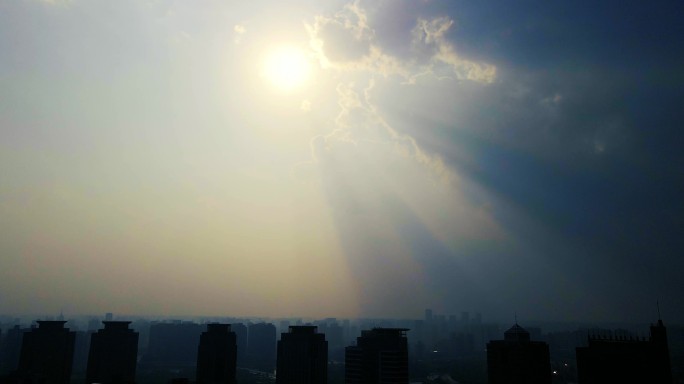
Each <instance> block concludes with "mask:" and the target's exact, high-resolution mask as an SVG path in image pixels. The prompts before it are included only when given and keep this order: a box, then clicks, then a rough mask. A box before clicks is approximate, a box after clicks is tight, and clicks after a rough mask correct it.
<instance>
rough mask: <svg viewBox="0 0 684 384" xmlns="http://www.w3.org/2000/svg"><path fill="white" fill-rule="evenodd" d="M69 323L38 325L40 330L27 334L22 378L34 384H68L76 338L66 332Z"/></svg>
mask: <svg viewBox="0 0 684 384" xmlns="http://www.w3.org/2000/svg"><path fill="white" fill-rule="evenodd" d="M65 323H66V321H38V328H33V329H31V331H30V332H26V333H24V338H23V341H22V344H21V355H20V357H19V375H20V377H22V378H23V379H24V380H30V381H31V382H33V383H45V384H68V383H69V380H70V379H71V366H72V363H73V358H74V342H75V339H76V334H75V333H74V332H70V331H69V329H68V328H64V324H65Z"/></svg>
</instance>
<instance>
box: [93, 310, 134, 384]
mask: <svg viewBox="0 0 684 384" xmlns="http://www.w3.org/2000/svg"><path fill="white" fill-rule="evenodd" d="M102 323H103V324H104V329H100V330H98V331H97V333H93V334H92V335H91V336H90V352H89V353H88V370H87V372H86V384H91V383H103V384H132V383H134V382H135V369H136V364H137V360H138V333H137V332H135V331H133V330H132V329H129V328H128V325H129V324H130V323H131V322H130V321H103V322H102Z"/></svg>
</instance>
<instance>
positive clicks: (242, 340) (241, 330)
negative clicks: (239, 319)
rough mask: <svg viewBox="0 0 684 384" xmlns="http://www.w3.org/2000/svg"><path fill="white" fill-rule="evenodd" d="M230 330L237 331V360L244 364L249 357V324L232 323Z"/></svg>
mask: <svg viewBox="0 0 684 384" xmlns="http://www.w3.org/2000/svg"><path fill="white" fill-rule="evenodd" d="M230 330H231V332H234V333H235V339H236V341H237V361H238V362H239V363H240V364H242V362H244V361H245V358H246V357H247V326H246V325H244V324H242V323H236V324H231V325H230Z"/></svg>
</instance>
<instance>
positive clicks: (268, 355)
mask: <svg viewBox="0 0 684 384" xmlns="http://www.w3.org/2000/svg"><path fill="white" fill-rule="evenodd" d="M247 333H248V336H247V358H248V361H249V364H250V365H251V366H252V367H254V368H257V369H260V370H264V371H272V370H273V369H274V368H275V362H276V327H275V325H273V324H271V323H258V324H250V325H249V327H248V329H247Z"/></svg>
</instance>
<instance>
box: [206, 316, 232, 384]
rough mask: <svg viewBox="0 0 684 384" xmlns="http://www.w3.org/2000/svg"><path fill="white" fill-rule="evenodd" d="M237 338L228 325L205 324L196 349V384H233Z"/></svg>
mask: <svg viewBox="0 0 684 384" xmlns="http://www.w3.org/2000/svg"><path fill="white" fill-rule="evenodd" d="M236 364H237V337H236V335H235V332H232V331H231V329H230V324H207V331H206V332H203V333H202V334H201V335H200V342H199V347H198V349H197V384H235V382H236V381H235V374H236Z"/></svg>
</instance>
